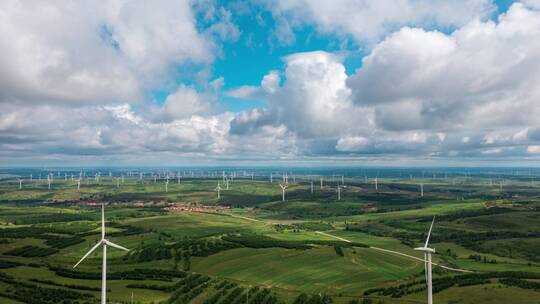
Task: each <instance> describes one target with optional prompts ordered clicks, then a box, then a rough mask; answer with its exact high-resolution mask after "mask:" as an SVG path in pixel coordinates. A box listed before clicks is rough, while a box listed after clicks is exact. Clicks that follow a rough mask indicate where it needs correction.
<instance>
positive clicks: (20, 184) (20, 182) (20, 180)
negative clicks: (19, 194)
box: [19, 178, 23, 190]
mask: <svg viewBox="0 0 540 304" xmlns="http://www.w3.org/2000/svg"><path fill="white" fill-rule="evenodd" d="M22 182H23V180H22V179H20V178H19V190H21V189H22Z"/></svg>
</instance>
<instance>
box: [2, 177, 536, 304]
mask: <svg viewBox="0 0 540 304" xmlns="http://www.w3.org/2000/svg"><path fill="white" fill-rule="evenodd" d="M5 178H6V179H7V180H8V182H3V183H0V302H1V303H57V302H55V301H57V299H58V294H60V295H62V296H64V297H67V298H66V299H64V300H65V301H66V302H65V303H97V302H98V300H99V288H100V276H99V272H100V271H101V252H100V251H99V250H98V251H97V252H95V253H94V254H92V255H91V256H90V257H89V258H88V259H87V260H85V261H84V262H83V263H82V264H81V265H80V266H79V267H78V268H76V269H75V270H73V269H72V267H73V265H74V264H75V263H76V262H77V261H78V260H79V259H80V257H82V256H83V255H84V254H85V253H86V252H87V251H88V250H89V249H90V248H91V247H92V246H93V244H95V243H96V242H97V241H98V240H99V238H100V223H99V221H100V211H101V210H100V208H99V207H97V206H89V205H87V204H86V203H87V202H92V203H98V204H99V203H101V202H104V203H106V204H107V206H106V219H107V231H106V232H107V237H108V238H110V239H111V240H112V241H113V242H115V243H117V244H120V245H122V246H125V247H127V248H130V249H131V251H130V252H129V253H125V252H123V251H119V250H116V249H114V248H111V249H110V250H109V251H108V273H109V280H108V288H109V289H110V291H109V292H108V295H109V301H110V302H111V303H130V302H131V296H132V294H133V299H134V302H135V303H201V304H203V303H204V304H212V303H224V304H225V303H246V299H251V300H250V303H305V302H298V301H299V300H298V299H299V298H301V295H302V294H306V295H307V296H308V297H311V298H312V302H310V303H328V301H327V300H324V301H323V300H322V297H323V295H326V296H328V297H330V298H331V299H332V301H333V303H350V302H351V301H353V300H358V301H360V302H361V301H365V303H424V302H425V290H424V288H425V286H424V283H423V280H424V274H423V262H422V261H419V260H415V259H414V258H411V257H408V256H403V255H399V254H397V253H395V252H399V253H403V254H406V255H409V256H412V257H417V258H422V255H421V254H419V253H418V252H415V251H414V250H413V249H412V248H414V247H415V246H418V245H420V244H421V243H422V242H423V239H424V238H425V234H426V231H427V229H428V227H429V224H430V220H431V219H432V217H433V216H436V217H437V218H438V219H437V221H436V225H435V229H434V232H433V237H432V244H431V245H432V247H434V248H436V250H437V253H436V254H435V255H434V257H433V259H434V262H435V263H438V264H441V265H446V266H449V267H454V268H460V269H466V270H469V271H472V272H473V274H474V275H475V277H467V276H466V275H464V274H462V273H457V272H452V271H449V270H444V269H442V268H439V267H436V266H434V278H435V280H437V282H438V283H437V284H439V285H437V284H436V285H437V286H443V287H441V289H440V290H437V291H436V292H435V295H434V298H435V301H436V302H437V303H490V304H491V303H492V304H499V303H501V304H502V303H510V302H511V303H540V300H538V299H540V288H535V287H534V286H536V285H535V283H538V284H540V283H539V282H540V258H539V257H540V208H539V207H540V191H539V190H540V188H538V189H536V188H534V187H531V185H530V182H529V181H528V180H527V179H525V178H519V177H516V178H515V179H507V180H505V185H504V188H503V190H502V191H501V190H500V189H499V188H498V186H490V185H489V180H487V179H483V178H475V179H467V178H453V179H448V180H446V179H442V178H438V179H432V178H424V179H421V180H420V179H416V180H409V179H406V178H403V179H397V178H381V179H380V180H379V189H378V190H375V189H374V186H373V184H372V181H368V183H365V181H364V178H363V177H357V178H353V177H348V178H347V179H346V181H345V182H346V184H347V187H346V188H344V189H343V190H342V193H341V200H340V201H338V200H337V194H336V188H335V182H334V183H333V182H331V181H327V182H326V184H325V187H324V188H323V189H320V187H319V184H318V183H315V187H314V193H311V191H310V184H309V182H308V181H307V180H306V178H305V177H304V178H301V177H299V178H298V180H297V183H291V184H290V186H289V188H287V192H286V197H287V199H286V201H284V202H283V201H282V200H281V189H280V188H279V184H278V181H277V178H276V180H274V183H270V182H269V180H267V179H264V180H263V179H255V180H251V178H238V179H237V180H234V181H231V182H230V185H229V186H230V189H229V190H225V186H224V185H223V183H222V185H221V186H222V187H223V188H224V190H222V192H221V198H220V199H217V195H216V192H215V190H214V188H215V187H216V185H217V183H218V181H221V179H220V178H188V177H186V178H183V179H182V180H181V183H180V184H178V183H177V182H176V180H171V182H170V183H169V186H168V191H167V192H165V185H164V181H163V180H158V181H157V182H156V183H154V182H153V180H150V179H147V180H144V183H143V182H141V181H140V180H139V179H138V178H131V179H130V178H126V180H125V182H124V183H122V184H120V186H119V187H117V186H116V182H115V181H114V180H112V179H109V178H102V180H101V181H100V182H99V183H97V182H96V181H94V180H88V181H86V180H84V181H83V182H82V184H81V189H80V190H79V191H78V190H77V186H76V183H74V182H72V181H71V180H67V181H65V180H63V179H58V180H55V181H54V183H53V184H52V187H51V189H50V190H49V189H48V187H47V184H46V182H45V181H35V182H33V183H32V184H30V183H25V184H24V186H23V189H21V190H19V189H18V183H16V182H15V181H14V180H12V181H11V182H9V178H10V177H5ZM420 182H422V183H424V191H425V192H426V195H425V196H424V197H423V198H422V197H420V196H419V193H418V192H419V190H418V184H419V183H420ZM138 202H180V203H190V204H202V205H208V206H212V205H220V206H228V207H230V209H227V210H226V211H225V212H223V213H203V212H168V211H166V210H164V209H162V207H161V206H157V205H154V206H136V205H135V203H138ZM380 249H386V250H392V251H395V252H394V253H392V252H387V251H382V250H380ZM459 276H463V277H459ZM469 276H471V275H469ZM509 278H510V279H512V280H513V281H512V280H509ZM460 282H465V283H466V284H465V283H463V284H462V283H460ZM516 282H517V283H516ZM531 282H532V283H531ZM512 284H513V285H512ZM461 285H463V286H461ZM531 286H532V287H531ZM32 294H36V297H37V296H39V297H40V299H46V300H36V298H32V297H31V295H32ZM22 295H24V296H22ZM319 295H321V299H319V300H317V299H318V297H319ZM69 297H72V299H70V298H69ZM40 301H41V302H40ZM317 301H318V302H317ZM325 301H326V302H325ZM370 301H371V302H370ZM351 303H354V302H351Z"/></svg>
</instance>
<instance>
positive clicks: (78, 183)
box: [77, 177, 81, 191]
mask: <svg viewBox="0 0 540 304" xmlns="http://www.w3.org/2000/svg"><path fill="white" fill-rule="evenodd" d="M79 190H81V178H80V177H79V179H78V180H77V191H79Z"/></svg>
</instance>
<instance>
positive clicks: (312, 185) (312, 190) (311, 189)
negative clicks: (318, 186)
mask: <svg viewBox="0 0 540 304" xmlns="http://www.w3.org/2000/svg"><path fill="white" fill-rule="evenodd" d="M311 194H313V181H311Z"/></svg>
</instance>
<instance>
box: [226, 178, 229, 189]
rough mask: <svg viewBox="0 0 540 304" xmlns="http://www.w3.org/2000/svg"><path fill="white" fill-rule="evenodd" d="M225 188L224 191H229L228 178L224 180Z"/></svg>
mask: <svg viewBox="0 0 540 304" xmlns="http://www.w3.org/2000/svg"><path fill="white" fill-rule="evenodd" d="M225 186H226V187H227V188H226V189H227V190H229V178H225Z"/></svg>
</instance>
